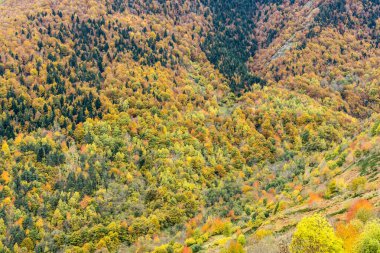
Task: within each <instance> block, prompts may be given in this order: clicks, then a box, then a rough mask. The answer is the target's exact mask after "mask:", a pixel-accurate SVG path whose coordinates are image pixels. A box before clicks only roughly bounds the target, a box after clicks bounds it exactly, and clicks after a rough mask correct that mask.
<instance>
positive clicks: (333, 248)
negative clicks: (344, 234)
mask: <svg viewBox="0 0 380 253" xmlns="http://www.w3.org/2000/svg"><path fill="white" fill-rule="evenodd" d="M289 249H290V252H292V253H337V252H343V243H342V241H341V240H340V239H339V238H337V237H336V235H335V234H334V230H333V228H332V227H331V225H330V224H329V223H328V222H327V220H326V219H325V218H324V217H323V216H321V215H320V214H314V215H312V216H309V217H305V218H303V219H302V220H301V221H300V222H299V223H298V225H297V228H296V231H295V232H294V234H293V238H292V242H291V244H290V248H289Z"/></svg>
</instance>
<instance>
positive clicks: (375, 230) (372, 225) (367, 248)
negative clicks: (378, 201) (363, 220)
mask: <svg viewBox="0 0 380 253" xmlns="http://www.w3.org/2000/svg"><path fill="white" fill-rule="evenodd" d="M357 252H358V253H380V222H379V220H375V221H371V222H369V223H367V225H366V226H365V227H364V231H363V233H362V234H361V235H360V237H359V240H358V245H357Z"/></svg>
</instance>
